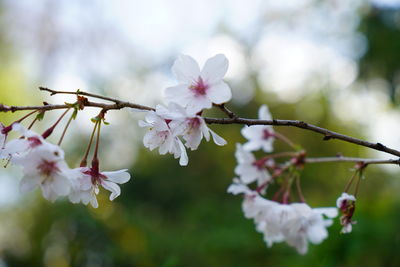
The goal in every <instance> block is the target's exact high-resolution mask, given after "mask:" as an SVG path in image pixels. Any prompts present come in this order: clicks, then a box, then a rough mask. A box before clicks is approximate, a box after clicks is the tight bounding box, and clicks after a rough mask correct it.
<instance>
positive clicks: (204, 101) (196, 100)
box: [186, 95, 212, 116]
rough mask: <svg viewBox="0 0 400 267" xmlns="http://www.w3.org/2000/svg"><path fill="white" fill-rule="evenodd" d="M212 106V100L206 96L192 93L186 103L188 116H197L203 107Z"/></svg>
mask: <svg viewBox="0 0 400 267" xmlns="http://www.w3.org/2000/svg"><path fill="white" fill-rule="evenodd" d="M211 107H212V101H211V100H210V99H209V98H207V97H205V96H195V95H192V97H191V98H190V100H189V102H188V103H187V105H186V111H187V114H188V116H195V115H196V114H197V113H199V112H200V111H202V110H203V109H209V108H211Z"/></svg>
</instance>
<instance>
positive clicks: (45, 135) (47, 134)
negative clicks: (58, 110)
mask: <svg viewBox="0 0 400 267" xmlns="http://www.w3.org/2000/svg"><path fill="white" fill-rule="evenodd" d="M69 110H70V108H67V110H66V111H64V113H63V114H62V115H61V116H60V118H58V120H57V121H56V122H55V123H54V125H53V126H51V127H50V128H49V129H47V130H46V131H45V132H44V133H43V134H42V137H43V138H44V139H46V138H47V137H49V136H50V135H51V134H52V133H53V131H54V129H55V128H56V126H57V125H58V124H59V123H60V121H61V120H62V118H64V116H65V114H67V113H68V111H69Z"/></svg>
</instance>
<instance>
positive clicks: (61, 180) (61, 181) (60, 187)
mask: <svg viewBox="0 0 400 267" xmlns="http://www.w3.org/2000/svg"><path fill="white" fill-rule="evenodd" d="M51 186H52V190H53V191H54V193H55V194H56V195H58V196H66V195H68V193H69V192H70V189H71V183H70V182H69V180H68V179H67V178H65V177H64V176H61V175H57V176H56V177H54V180H53V182H52V183H51Z"/></svg>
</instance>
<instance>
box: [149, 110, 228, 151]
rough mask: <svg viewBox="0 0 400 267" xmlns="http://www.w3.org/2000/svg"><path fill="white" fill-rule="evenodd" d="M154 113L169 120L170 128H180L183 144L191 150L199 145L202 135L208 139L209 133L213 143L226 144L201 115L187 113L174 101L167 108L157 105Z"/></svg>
mask: <svg viewBox="0 0 400 267" xmlns="http://www.w3.org/2000/svg"><path fill="white" fill-rule="evenodd" d="M156 113H157V114H158V115H160V116H161V117H163V118H165V119H167V120H171V121H170V122H169V124H168V125H169V127H170V128H172V129H180V130H179V131H181V133H180V134H181V135H182V138H183V139H184V140H185V141H186V142H185V146H186V147H188V148H190V149H191V150H195V149H197V148H198V147H199V145H200V142H201V140H202V139H203V137H204V138H205V139H206V141H207V142H208V141H209V140H210V135H211V136H212V138H213V140H214V143H215V144H217V145H219V146H223V145H226V144H227V142H226V141H225V140H224V139H223V138H222V137H220V136H219V135H218V134H216V133H215V132H214V131H212V130H211V129H210V128H208V126H207V124H206V122H205V121H204V119H203V118H202V117H201V116H198V115H190V114H188V112H187V110H186V109H184V108H183V107H182V106H180V105H178V104H176V103H170V104H169V105H168V108H166V107H164V106H162V105H157V107H156Z"/></svg>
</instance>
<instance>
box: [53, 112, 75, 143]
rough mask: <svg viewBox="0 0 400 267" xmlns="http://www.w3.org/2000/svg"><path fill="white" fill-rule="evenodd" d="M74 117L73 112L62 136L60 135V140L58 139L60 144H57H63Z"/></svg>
mask: <svg viewBox="0 0 400 267" xmlns="http://www.w3.org/2000/svg"><path fill="white" fill-rule="evenodd" d="M73 118H74V114H73V113H72V114H71V117H69V120H68V122H67V125H65V128H64V131H63V132H62V134H61V137H60V140H59V141H58V144H57V145H61V142H62V141H63V139H64V136H65V133H66V132H67V130H68V127H69V125H70V124H71V121H72V119H73Z"/></svg>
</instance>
